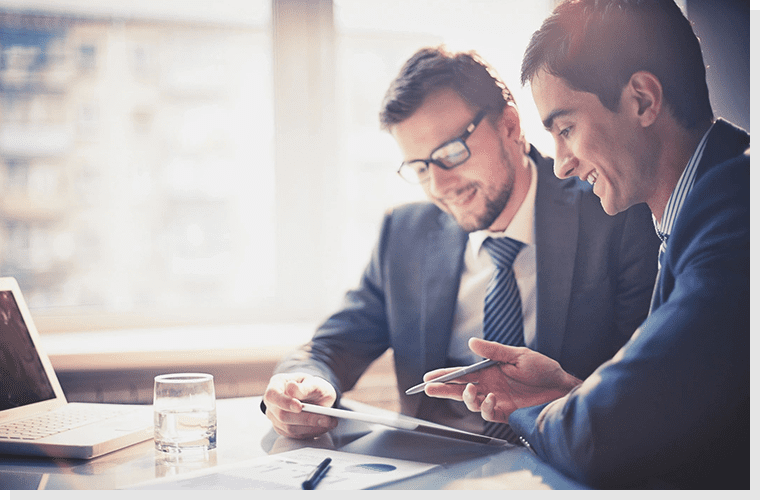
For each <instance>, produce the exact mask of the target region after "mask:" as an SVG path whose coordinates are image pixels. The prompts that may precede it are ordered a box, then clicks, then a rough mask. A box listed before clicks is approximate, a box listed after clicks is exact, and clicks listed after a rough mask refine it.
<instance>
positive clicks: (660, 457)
mask: <svg viewBox="0 0 760 500" xmlns="http://www.w3.org/2000/svg"><path fill="white" fill-rule="evenodd" d="M748 148H749V135H747V134H746V133H745V132H744V131H741V130H739V129H736V128H734V127H733V126H732V125H730V124H728V123H727V122H725V121H722V120H719V121H718V122H717V123H716V124H715V125H714V128H713V129H712V131H711V132H710V135H709V137H708V141H707V144H706V146H705V150H704V154H703V157H702V160H701V162H700V164H699V166H698V170H697V174H696V179H695V183H694V187H693V188H692V191H691V193H690V194H689V196H688V198H687V199H686V200H685V204H684V205H683V207H682V209H681V212H680V214H679V216H678V219H677V220H676V222H675V225H674V227H673V230H672V232H671V235H670V237H669V239H668V248H667V252H666V253H665V257H664V260H663V264H662V269H661V270H660V275H659V277H658V281H657V284H656V289H655V293H654V297H653V300H652V311H651V314H650V315H649V317H648V318H647V319H646V321H645V322H644V323H643V324H642V325H641V327H640V328H639V329H638V330H637V331H636V333H635V334H634V336H633V337H632V338H631V340H630V342H628V343H627V344H626V345H625V347H623V349H621V350H620V352H619V353H617V354H616V355H615V357H614V358H613V359H612V360H611V361H610V362H608V363H605V364H604V365H602V366H601V367H600V368H599V369H598V370H597V371H596V372H594V373H593V374H592V375H591V376H590V377H588V378H587V379H586V380H585V382H584V383H583V384H582V385H581V386H579V387H577V388H576V390H574V391H573V392H571V393H570V394H569V395H568V396H566V397H565V398H561V399H559V400H557V401H554V402H552V403H549V404H548V405H543V406H538V407H532V408H524V409H521V410H518V411H516V412H514V413H513V414H512V416H511V418H510V424H511V425H512V427H513V428H514V429H515V430H516V431H517V432H519V433H520V434H521V435H523V436H524V437H525V438H526V439H527V441H528V442H529V443H530V444H531V445H532V447H533V448H534V449H535V450H536V452H537V453H538V455H539V456H540V457H542V458H543V459H545V460H546V461H547V462H549V463H551V464H552V465H554V466H556V467H558V468H559V469H561V470H562V471H564V472H565V473H567V474H568V475H570V476H572V477H574V478H576V479H579V480H581V481H584V482H587V483H588V484H590V485H592V486H600V487H607V488H609V487H630V486H655V487H657V486H661V485H673V486H676V487H679V488H700V489H701V488H721V489H724V488H725V489H732V488H749V463H750V458H749V437H750V436H749V347H750V346H749V282H750V280H749V271H750V269H749V164H750V161H749V149H748ZM663 481H664V482H663Z"/></svg>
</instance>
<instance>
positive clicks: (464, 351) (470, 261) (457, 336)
mask: <svg viewBox="0 0 760 500" xmlns="http://www.w3.org/2000/svg"><path fill="white" fill-rule="evenodd" d="M530 167H531V181H530V188H529V189H528V193H527V195H526V196H525V200H523V203H522V205H520V208H519V209H518V210H517V213H516V214H515V216H514V217H513V218H512V221H511V222H510V224H509V226H507V229H506V230H505V231H504V232H500V233H494V232H491V231H488V230H483V231H475V232H472V233H470V235H469V240H468V242H467V248H466V249H465V254H464V267H463V270H462V279H461V283H460V285H459V295H458V297H457V303H456V310H455V312H454V326H453V331H452V336H451V341H450V343H449V347H448V356H449V359H451V360H452V361H454V363H456V364H462V365H467V364H472V363H475V362H477V361H480V359H481V358H480V357H478V356H475V355H474V354H473V353H472V351H470V349H469V347H467V341H468V340H469V339H470V337H480V338H482V337H483V307H484V305H485V300H486V288H487V286H488V282H489V280H490V279H491V276H492V275H493V273H494V271H495V270H496V266H495V265H494V263H493V260H492V259H491V256H490V254H489V253H488V251H487V250H486V249H485V248H482V246H483V242H484V241H485V239H486V238H487V237H489V236H491V237H494V238H499V237H504V236H509V237H510V238H512V239H515V240H518V241H521V242H522V243H525V246H524V247H523V248H522V250H520V253H519V254H517V258H516V259H515V262H514V264H513V269H514V273H515V278H516V279H517V287H518V288H519V290H520V299H521V301H522V310H523V331H524V334H525V345H526V346H528V347H531V348H534V347H535V338H536V245H535V230H534V223H533V222H534V219H535V205H536V184H537V172H536V165H535V163H533V160H530Z"/></svg>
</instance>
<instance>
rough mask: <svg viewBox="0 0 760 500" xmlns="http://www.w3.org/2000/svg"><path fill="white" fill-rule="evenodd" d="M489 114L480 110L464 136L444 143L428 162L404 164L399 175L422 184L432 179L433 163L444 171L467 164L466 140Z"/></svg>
mask: <svg viewBox="0 0 760 500" xmlns="http://www.w3.org/2000/svg"><path fill="white" fill-rule="evenodd" d="M487 113H488V110H487V109H482V110H480V112H479V113H478V114H477V115H475V118H473V119H472V122H471V123H470V124H469V125H467V128H466V129H465V131H464V133H463V134H462V135H460V136H459V137H457V138H456V139H452V140H450V141H448V142H445V143H443V144H442V145H441V146H439V147H438V148H436V150H435V151H433V152H432V153H431V155H430V158H428V159H427V160H412V161H405V162H404V163H402V164H401V166H400V167H399V169H398V175H400V176H401V177H402V178H403V179H404V180H405V181H407V182H411V183H412V184H420V183H423V182H425V181H427V180H428V178H430V164H431V163H433V164H435V165H438V166H439V167H441V168H442V169H445V170H451V169H452V168H455V167H458V166H459V165H461V164H462V163H464V162H466V161H467V160H468V159H469V158H470V149H469V148H468V147H467V143H466V142H465V140H467V138H468V137H470V134H472V133H473V132H474V131H475V127H477V126H478V124H479V123H480V121H481V120H482V119H483V117H484V116H486V114H487Z"/></svg>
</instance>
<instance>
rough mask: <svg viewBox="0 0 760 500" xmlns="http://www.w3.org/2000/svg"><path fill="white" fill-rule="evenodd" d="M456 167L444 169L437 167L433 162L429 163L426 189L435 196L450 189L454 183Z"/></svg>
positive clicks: (441, 194)
mask: <svg viewBox="0 0 760 500" xmlns="http://www.w3.org/2000/svg"><path fill="white" fill-rule="evenodd" d="M455 170H456V169H453V168H452V169H445V168H442V167H439V166H438V165H436V164H435V163H431V164H430V168H429V170H428V181H427V182H428V189H429V190H430V194H431V195H433V196H435V197H442V196H443V195H445V194H446V192H447V191H448V190H449V189H450V187H451V186H453V185H455V184H456V178H457V174H456V173H455Z"/></svg>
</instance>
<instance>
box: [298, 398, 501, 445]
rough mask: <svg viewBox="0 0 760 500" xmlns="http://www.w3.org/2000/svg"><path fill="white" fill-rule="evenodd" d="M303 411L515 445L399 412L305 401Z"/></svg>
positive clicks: (482, 441) (457, 437) (492, 443)
mask: <svg viewBox="0 0 760 500" xmlns="http://www.w3.org/2000/svg"><path fill="white" fill-rule="evenodd" d="M303 411H305V412H309V413H317V414H320V415H327V416H330V417H336V418H345V419H349V420H357V421H360V422H365V423H370V424H379V425H385V426H387V427H393V428H395V429H402V430H405V431H411V432H419V433H423V434H429V435H433V436H439V437H446V438H452V439H459V440H464V441H469V442H471V443H478V444H485V445H489V446H513V445H512V444H511V443H509V442H508V441H505V440H503V439H497V438H493V437H490V436H484V435H482V434H475V433H472V432H467V431H462V430H459V429H455V428H453V427H447V426H445V425H440V424H436V423H433V422H428V421H426V420H420V419H417V418H412V417H407V416H405V415H401V414H398V413H391V414H374V413H368V412H363V411H353V410H344V409H340V408H332V407H327V406H319V405H314V404H310V403H303Z"/></svg>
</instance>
